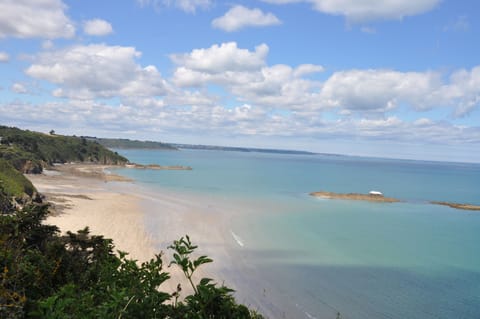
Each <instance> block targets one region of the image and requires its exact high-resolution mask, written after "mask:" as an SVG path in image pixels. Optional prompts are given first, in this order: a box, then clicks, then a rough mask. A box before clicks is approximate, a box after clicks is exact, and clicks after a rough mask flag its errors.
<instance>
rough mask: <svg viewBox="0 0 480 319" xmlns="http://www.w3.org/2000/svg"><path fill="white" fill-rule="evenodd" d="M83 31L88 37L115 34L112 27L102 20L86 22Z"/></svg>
mask: <svg viewBox="0 0 480 319" xmlns="http://www.w3.org/2000/svg"><path fill="white" fill-rule="evenodd" d="M83 31H84V32H85V33H86V34H88V35H95V36H103V35H107V34H110V33H112V32H113V28H112V25H111V24H110V23H108V22H107V21H105V20H102V19H93V20H88V21H85V23H84V25H83Z"/></svg>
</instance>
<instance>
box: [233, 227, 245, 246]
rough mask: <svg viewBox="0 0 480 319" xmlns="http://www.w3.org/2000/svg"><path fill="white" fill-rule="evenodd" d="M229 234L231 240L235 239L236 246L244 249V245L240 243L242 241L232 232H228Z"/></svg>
mask: <svg viewBox="0 0 480 319" xmlns="http://www.w3.org/2000/svg"><path fill="white" fill-rule="evenodd" d="M230 233H231V234H232V237H233V239H235V241H236V242H237V244H238V245H239V246H240V247H244V246H245V245H244V243H243V241H242V239H241V238H240V237H238V235H237V234H235V233H234V232H233V231H232V230H230Z"/></svg>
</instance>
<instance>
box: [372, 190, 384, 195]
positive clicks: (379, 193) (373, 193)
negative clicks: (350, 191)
mask: <svg viewBox="0 0 480 319" xmlns="http://www.w3.org/2000/svg"><path fill="white" fill-rule="evenodd" d="M369 194H370V195H373V196H383V194H382V192H379V191H370V192H369Z"/></svg>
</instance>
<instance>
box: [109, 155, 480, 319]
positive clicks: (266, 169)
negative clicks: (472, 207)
mask: <svg viewBox="0 0 480 319" xmlns="http://www.w3.org/2000/svg"><path fill="white" fill-rule="evenodd" d="M118 152H119V153H121V154H122V155H125V156H127V157H128V158H129V159H130V160H131V161H133V162H137V163H143V164H150V163H158V164H161V165H185V166H191V167H192V168H193V170H192V171H152V170H132V169H120V170H118V171H117V172H118V173H120V174H122V175H125V176H129V177H132V178H133V179H135V180H136V181H137V182H139V183H141V184H143V185H146V186H147V187H149V188H151V189H153V188H161V189H167V190H171V191H175V192H181V193H191V194H195V195H196V196H198V195H200V196H202V195H208V196H210V197H211V196H213V197H215V196H218V198H222V199H223V200H225V199H226V200H227V201H228V199H231V200H232V202H235V201H238V200H246V201H250V202H252V203H255V202H258V203H260V202H261V203H262V205H259V206H258V211H255V206H254V205H252V206H253V207H252V208H251V209H253V211H254V214H248V217H245V218H242V216H232V220H231V232H232V236H234V239H235V240H236V241H237V242H240V243H241V244H242V245H243V246H242V245H240V244H239V246H238V249H237V250H238V251H237V252H236V253H237V254H239V255H241V256H242V258H243V259H244V260H248V261H249V265H250V267H249V270H248V271H249V273H251V275H252V277H253V278H259V280H260V281H263V282H264V283H265V285H263V284H261V283H259V286H262V287H266V286H268V289H266V288H264V289H265V290H263V291H261V292H257V293H258V295H255V292H252V293H246V294H245V296H242V298H245V300H246V301H248V302H250V301H251V303H252V304H253V305H255V302H260V303H261V301H259V300H260V299H261V298H262V295H263V296H265V295H266V294H268V295H269V297H270V299H269V300H270V302H272V303H273V304H275V305H273V306H274V307H276V308H278V311H277V316H279V317H280V314H283V313H285V316H286V317H287V318H335V315H336V313H337V311H338V312H340V313H341V315H342V318H362V319H363V318H365V319H367V318H369V319H375V318H398V319H400V318H402V319H404V318H412V319H416V318H418V319H420V318H422V319H428V318H432V319H433V318H445V319H447V318H451V319H460V318H468V319H470V318H472V319H479V318H480V212H474V211H462V210H455V209H452V208H448V207H442V206H436V205H431V204H428V202H429V201H431V200H439V201H449V202H458V203H470V204H476V205H480V165H478V164H458V163H437V162H421V161H407V160H391V159H376V158H360V157H346V156H326V155H284V154H265V153H254V152H252V153H242V152H222V151H203V150H182V151H179V152H169V151H150V150H118ZM320 190H325V191H332V192H341V193H346V192H358V193H367V192H369V191H370V190H378V191H382V192H383V193H384V194H385V195H386V196H389V197H395V198H398V199H401V200H404V201H405V202H402V203H395V204H382V203H367V202H354V201H338V200H321V199H316V198H313V197H311V196H308V193H309V192H312V191H320ZM253 280H256V279H253ZM227 284H228V283H227ZM272 300H273V301H272Z"/></svg>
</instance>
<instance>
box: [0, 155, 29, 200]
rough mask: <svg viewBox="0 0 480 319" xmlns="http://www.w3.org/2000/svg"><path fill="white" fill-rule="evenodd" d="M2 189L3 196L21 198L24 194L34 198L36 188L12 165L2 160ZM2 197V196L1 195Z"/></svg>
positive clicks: (0, 160) (0, 181) (0, 184)
mask: <svg viewBox="0 0 480 319" xmlns="http://www.w3.org/2000/svg"><path fill="white" fill-rule="evenodd" d="M0 187H1V190H2V193H3V194H4V195H3V196H7V197H8V198H12V197H17V198H20V197H22V196H23V195H24V194H27V195H29V196H32V195H33V193H34V191H35V188H34V187H33V185H32V183H31V182H30V181H29V180H28V179H27V178H25V176H23V175H22V174H21V173H20V172H18V171H17V170H16V169H15V168H14V167H13V166H12V165H11V164H10V163H8V162H7V161H6V160H4V159H1V158H0ZM0 196H1V195H0Z"/></svg>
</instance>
